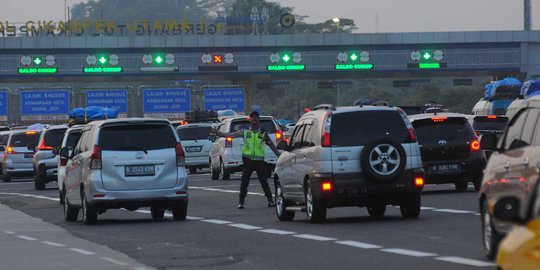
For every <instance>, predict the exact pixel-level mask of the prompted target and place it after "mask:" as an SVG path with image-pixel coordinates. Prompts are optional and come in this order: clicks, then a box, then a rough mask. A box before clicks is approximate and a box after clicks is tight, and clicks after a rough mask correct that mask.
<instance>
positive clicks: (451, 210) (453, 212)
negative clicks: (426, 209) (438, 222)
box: [433, 209, 476, 214]
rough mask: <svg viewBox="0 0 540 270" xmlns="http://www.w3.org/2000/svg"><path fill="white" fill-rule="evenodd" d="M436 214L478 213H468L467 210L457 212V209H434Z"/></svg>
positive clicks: (469, 212) (470, 212) (471, 212)
mask: <svg viewBox="0 0 540 270" xmlns="http://www.w3.org/2000/svg"><path fill="white" fill-rule="evenodd" d="M433 211H434V212H443V213H452V214H475V213H476V212H473V211H467V210H456V209H434V210H433Z"/></svg>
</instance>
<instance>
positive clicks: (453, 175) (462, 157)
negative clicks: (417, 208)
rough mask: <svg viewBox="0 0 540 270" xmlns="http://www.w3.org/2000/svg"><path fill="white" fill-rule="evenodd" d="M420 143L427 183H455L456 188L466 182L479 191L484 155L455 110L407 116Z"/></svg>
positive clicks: (465, 188) (462, 118)
mask: <svg viewBox="0 0 540 270" xmlns="http://www.w3.org/2000/svg"><path fill="white" fill-rule="evenodd" d="M409 119H410V120H411V123H412V125H413V126H414V131H415V132H416V136H417V137H418V143H419V144H420V152H421V155H422V166H423V168H424V171H425V173H426V183H427V184H444V183H454V184H455V186H456V189H457V190H459V191H465V190H467V186H468V183H469V182H472V183H473V184H474V188H475V189H476V190H477V191H478V190H479V188H480V184H481V181H482V170H483V169H484V168H485V167H486V157H485V155H484V152H483V151H482V149H481V148H480V142H479V141H478V138H477V136H476V134H475V133H474V130H473V128H472V127H471V125H470V124H469V121H468V120H467V117H466V116H465V115H463V114H458V113H439V114H417V115H412V116H409Z"/></svg>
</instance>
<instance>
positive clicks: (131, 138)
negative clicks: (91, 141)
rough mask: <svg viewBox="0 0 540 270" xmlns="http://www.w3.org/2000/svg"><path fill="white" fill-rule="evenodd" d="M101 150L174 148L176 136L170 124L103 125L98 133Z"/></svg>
mask: <svg viewBox="0 0 540 270" xmlns="http://www.w3.org/2000/svg"><path fill="white" fill-rule="evenodd" d="M98 144H99V147H100V148H101V150H120V151H122V150H125V151H129V150H136V149H141V150H156V149H164V148H174V147H175V146H176V137H175V136H174V133H173V130H172V128H171V126H170V125H129V126H124V125H122V126H111V127H105V128H103V129H102V130H101V133H100V134H99V142H98Z"/></svg>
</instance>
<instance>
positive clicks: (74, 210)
mask: <svg viewBox="0 0 540 270" xmlns="http://www.w3.org/2000/svg"><path fill="white" fill-rule="evenodd" d="M78 216H79V208H78V207H75V206H72V205H71V204H70V203H69V200H68V199H67V198H65V203H64V219H65V220H66V221H68V222H74V221H77V217H78Z"/></svg>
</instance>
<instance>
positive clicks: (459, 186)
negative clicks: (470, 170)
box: [454, 182, 469, 191]
mask: <svg viewBox="0 0 540 270" xmlns="http://www.w3.org/2000/svg"><path fill="white" fill-rule="evenodd" d="M454 185H455V186H456V190H457V191H467V187H468V186H469V182H455V183H454Z"/></svg>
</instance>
